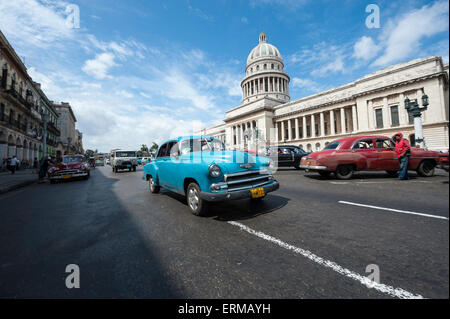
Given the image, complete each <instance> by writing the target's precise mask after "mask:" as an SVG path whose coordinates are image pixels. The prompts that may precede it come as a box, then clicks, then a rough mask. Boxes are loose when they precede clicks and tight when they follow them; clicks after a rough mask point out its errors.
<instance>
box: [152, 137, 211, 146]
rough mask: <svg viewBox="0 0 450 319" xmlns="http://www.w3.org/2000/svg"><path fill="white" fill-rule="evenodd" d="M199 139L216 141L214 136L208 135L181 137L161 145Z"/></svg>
mask: <svg viewBox="0 0 450 319" xmlns="http://www.w3.org/2000/svg"><path fill="white" fill-rule="evenodd" d="M197 138H213V139H215V137H214V136H206V135H190V136H179V137H177V138H171V139H169V140H167V141H164V143H161V145H163V144H166V143H168V142H180V141H182V140H189V139H197Z"/></svg>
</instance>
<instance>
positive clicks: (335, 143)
mask: <svg viewBox="0 0 450 319" xmlns="http://www.w3.org/2000/svg"><path fill="white" fill-rule="evenodd" d="M339 144H341V143H340V142H332V143H330V144H328V145H327V146H326V147H325V148H324V150H335V149H337V148H338V146H339Z"/></svg>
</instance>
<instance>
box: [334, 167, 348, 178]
mask: <svg viewBox="0 0 450 319" xmlns="http://www.w3.org/2000/svg"><path fill="white" fill-rule="evenodd" d="M334 174H335V175H336V178H337V179H350V178H352V176H353V167H352V166H351V165H339V166H338V167H337V169H336V172H335V173H334Z"/></svg>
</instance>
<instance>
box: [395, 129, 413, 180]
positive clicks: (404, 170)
mask: <svg viewBox="0 0 450 319" xmlns="http://www.w3.org/2000/svg"><path fill="white" fill-rule="evenodd" d="M394 137H395V151H396V152H397V158H398V161H399V164H400V172H399V173H398V179H399V180H408V179H409V177H408V164H409V156H410V154H411V147H410V146H409V142H408V140H407V139H404V138H403V134H402V133H397V134H395V136H394Z"/></svg>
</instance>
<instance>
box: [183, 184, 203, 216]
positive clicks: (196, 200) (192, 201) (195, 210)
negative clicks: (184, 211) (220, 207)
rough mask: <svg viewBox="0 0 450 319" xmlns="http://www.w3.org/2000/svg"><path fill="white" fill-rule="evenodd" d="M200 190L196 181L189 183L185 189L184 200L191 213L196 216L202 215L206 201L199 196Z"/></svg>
mask: <svg viewBox="0 0 450 319" xmlns="http://www.w3.org/2000/svg"><path fill="white" fill-rule="evenodd" d="M200 192H201V191H200V187H199V186H198V185H197V184H196V183H190V184H189V185H188V187H187V189H186V201H187V203H188V206H189V209H190V210H191V213H192V214H194V215H196V216H202V215H204V213H205V211H206V202H205V201H204V200H203V199H201V198H200Z"/></svg>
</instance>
